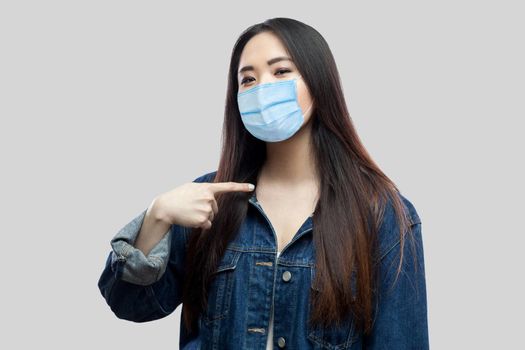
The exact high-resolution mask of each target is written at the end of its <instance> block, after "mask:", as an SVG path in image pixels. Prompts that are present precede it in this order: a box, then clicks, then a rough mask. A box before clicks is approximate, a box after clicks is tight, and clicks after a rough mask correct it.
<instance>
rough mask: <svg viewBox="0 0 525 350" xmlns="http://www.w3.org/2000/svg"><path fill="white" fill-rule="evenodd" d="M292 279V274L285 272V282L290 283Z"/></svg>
mask: <svg viewBox="0 0 525 350" xmlns="http://www.w3.org/2000/svg"><path fill="white" fill-rule="evenodd" d="M290 278H292V273H291V272H290V271H284V272H283V281H285V282H288V281H289V280H290Z"/></svg>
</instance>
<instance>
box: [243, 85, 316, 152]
mask: <svg viewBox="0 0 525 350" xmlns="http://www.w3.org/2000/svg"><path fill="white" fill-rule="evenodd" d="M299 78H301V76H299V77H297V78H294V79H290V80H285V81H278V82H271V83H265V84H260V85H257V86H255V87H253V88H251V89H249V90H246V91H243V92H240V93H238V94H237V104H238V105H239V112H240V113H241V118H242V122H243V124H244V126H245V128H246V129H247V130H248V131H249V132H250V134H252V135H253V136H255V137H256V138H258V139H260V140H263V141H267V142H278V141H283V140H286V139H288V138H290V137H292V136H293V135H294V134H295V133H296V132H297V131H298V130H299V129H300V128H301V126H302V125H303V122H304V115H303V113H302V111H301V107H300V106H299V102H298V100H297V80H299ZM312 105H313V101H312V104H310V107H308V109H307V110H306V112H305V113H304V114H306V113H308V111H309V110H310V108H311V107H312Z"/></svg>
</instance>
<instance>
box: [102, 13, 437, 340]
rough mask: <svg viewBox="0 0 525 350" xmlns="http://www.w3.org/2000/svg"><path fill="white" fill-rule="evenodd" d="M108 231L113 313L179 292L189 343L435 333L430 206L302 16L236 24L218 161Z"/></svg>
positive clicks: (157, 310)
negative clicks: (354, 115) (368, 144)
mask: <svg viewBox="0 0 525 350" xmlns="http://www.w3.org/2000/svg"><path fill="white" fill-rule="evenodd" d="M250 184H253V185H255V190H254V189H253V187H250V186H249V185H250ZM111 245H112V248H113V249H112V251H111V252H110V254H109V256H108V259H107V261H106V266H105V268H104V271H103V272H102V275H101V277H100V279H99V282H98V285H99V288H100V290H101V293H102V295H103V296H104V298H105V299H106V301H107V303H108V304H109V305H110V306H111V309H112V310H113V312H114V313H115V314H116V315H117V316H118V317H120V318H122V319H127V320H132V321H135V322H146V321H151V320H155V319H159V318H162V317H165V316H167V315H169V314H170V313H172V312H173V311H174V310H175V308H176V307H177V306H178V305H180V304H181V303H182V304H183V308H182V321H183V322H182V324H181V327H180V330H181V333H180V348H181V349H265V348H266V349H271V348H273V347H277V348H289V349H365V348H366V349H396V350H401V349H418V350H421V349H428V347H429V344H428V329H427V305H426V286H425V269H424V256H423V244H422V236H421V220H420V218H419V216H418V213H417V211H416V209H415V207H414V206H413V205H412V203H411V202H410V201H409V200H408V199H407V198H406V197H404V196H403V195H401V193H400V191H399V190H398V189H397V187H396V186H395V184H394V183H393V182H392V181H391V180H390V179H389V178H388V177H387V176H386V175H385V174H384V173H383V172H382V171H381V170H380V169H379V167H378V166H377V165H376V164H375V163H374V161H373V160H372V159H371V157H370V155H369V154H368V153H367V152H366V150H365V148H364V146H363V145H362V143H361V141H360V139H359V137H358V135H357V133H356V129H355V127H354V125H353V124H352V120H351V118H350V115H349V113H348V110H347V107H346V104H345V100H344V96H343V92H342V89H341V83H340V80H339V74H338V71H337V68H336V64H335V61H334V58H333V56H332V54H331V52H330V49H329V47H328V44H327V43H326V41H325V40H324V39H323V37H322V36H321V35H320V34H319V33H318V32H317V31H316V30H315V29H313V28H312V27H310V26H308V25H306V24H304V23H301V22H299V21H297V20H293V19H288V18H273V19H269V20H267V21H265V22H263V23H259V24H256V25H254V26H252V27H250V28H248V29H247V30H246V31H244V32H243V33H242V34H241V36H240V37H239V39H238V40H237V42H236V43H235V45H234V48H233V52H232V57H231V62H230V67H229V80H228V87H227V95H226V107H225V119H224V126H223V149H222V154H221V158H220V162H219V166H218V169H217V170H215V171H212V172H209V173H206V174H203V175H201V176H199V177H197V178H196V179H195V180H194V181H192V182H190V183H187V184H184V185H182V186H180V187H177V188H175V189H173V190H171V191H169V192H166V193H163V194H161V195H159V196H158V197H157V198H155V200H154V201H152V203H151V205H150V206H149V207H148V208H147V209H145V210H144V211H143V212H142V213H141V214H140V215H138V216H137V217H136V218H135V219H133V220H132V221H131V222H130V223H128V224H127V225H126V226H125V227H124V228H123V229H122V230H120V231H119V232H118V233H117V235H116V236H115V237H114V238H113V239H112V241H111Z"/></svg>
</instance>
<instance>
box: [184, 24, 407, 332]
mask: <svg viewBox="0 0 525 350" xmlns="http://www.w3.org/2000/svg"><path fill="white" fill-rule="evenodd" d="M266 31H270V32H272V33H274V34H276V35H277V36H278V37H279V38H280V39H281V40H282V42H283V44H284V45H285V47H286V48H287V49H288V52H289V54H290V56H291V58H292V59H293V61H294V63H295V65H296V67H297V69H298V70H299V71H300V74H301V75H302V77H303V78H304V81H305V82H306V84H307V85H308V88H309V91H310V93H311V95H312V98H313V100H314V101H315V103H314V106H313V107H312V108H314V110H313V114H312V117H311V118H312V120H311V122H312V143H313V146H314V147H313V149H314V152H315V157H314V158H315V161H316V171H317V172H318V175H321V174H322V176H319V178H320V179H321V183H320V197H319V201H318V203H317V205H316V208H315V212H314V216H313V223H314V230H313V243H314V248H315V249H314V250H315V271H316V273H315V281H313V283H314V284H315V285H316V286H318V288H319V289H320V290H319V292H317V293H312V294H311V299H310V301H311V305H312V309H311V313H310V320H309V321H310V322H311V324H312V325H314V324H315V325H319V326H330V325H337V324H340V323H341V322H342V321H343V320H344V319H347V318H348V315H351V317H353V318H354V319H355V322H356V327H357V328H358V329H359V330H360V331H361V332H363V333H364V334H368V333H369V332H370V329H371V326H372V320H373V317H372V316H373V304H374V295H375V292H376V290H377V277H378V264H377V260H378V253H379V252H378V239H377V232H378V230H379V227H380V225H381V222H382V219H383V217H384V215H385V211H386V210H388V208H391V210H390V212H392V213H395V217H396V221H397V223H398V227H399V237H400V247H401V256H400V262H399V266H398V269H397V275H399V273H400V271H401V265H402V261H403V247H404V243H405V234H406V233H407V232H411V231H410V229H409V228H410V217H409V215H407V211H406V209H405V207H404V204H403V201H402V199H401V197H400V196H399V190H398V188H397V187H396V185H395V184H394V183H393V181H391V180H390V179H389V178H388V177H387V176H386V175H385V174H384V173H383V172H382V171H381V170H380V169H379V167H378V166H377V165H376V164H375V162H374V161H373V160H372V158H371V157H370V155H369V154H368V152H367V151H366V150H365V147H364V146H363V144H362V142H361V141H360V139H359V137H358V135H357V132H356V129H355V127H354V125H353V122H352V119H351V117H350V114H349V112H348V109H347V106H346V103H345V99H344V95H343V91H342V88H341V82H340V77H339V73H338V70H337V67H336V64H335V60H334V58H333V55H332V53H331V51H330V48H329V46H328V44H327V43H326V41H325V40H324V38H323V37H322V36H321V34H319V33H318V32H317V31H316V30H315V29H314V28H312V27H310V26H309V25H307V24H304V23H302V22H300V21H297V20H294V19H290V18H272V19H268V20H266V21H264V22H262V23H258V24H255V25H253V26H251V27H249V28H247V29H246V30H245V31H244V32H243V33H242V34H241V35H240V36H239V38H238V39H237V41H236V43H235V45H234V47H233V51H232V55H231V60H230V66H229V75H228V86H227V91H226V105H225V112H224V122H223V129H222V152H221V157H220V162H219V166H218V169H217V172H216V175H215V177H214V179H213V182H228V181H234V182H250V183H253V184H255V185H257V176H258V174H259V171H260V170H261V167H262V165H263V163H264V160H265V157H266V146H265V142H264V141H261V140H259V139H257V138H255V137H253V136H252V135H251V134H250V133H249V132H247V130H246V129H245V127H244V125H243V124H242V121H241V116H240V114H239V109H238V105H237V91H238V80H237V71H238V68H239V67H238V66H239V60H240V56H241V53H242V50H243V48H244V46H245V45H246V43H247V42H248V41H249V40H250V39H251V38H252V37H253V36H254V35H256V34H258V33H261V32H266ZM251 194H252V193H251V192H228V193H221V194H220V195H218V196H217V204H218V207H219V213H218V215H217V216H215V218H214V220H213V224H212V227H211V228H210V229H209V230H204V229H201V228H194V229H192V230H191V233H190V238H189V241H188V246H187V249H188V251H187V255H186V266H188V268H187V270H191V271H188V273H186V275H185V278H184V288H183V296H182V302H183V304H184V312H183V322H184V325H185V327H186V330H187V331H188V332H194V331H195V330H196V329H197V321H198V317H199V315H200V314H201V313H202V312H203V311H204V310H206V308H207V295H208V294H207V293H208V287H209V284H210V282H211V277H212V274H213V273H214V272H215V271H216V269H217V265H218V263H219V261H220V259H221V257H222V255H223V254H224V252H225V249H226V246H227V244H228V242H230V241H231V240H233V239H234V238H235V234H236V233H237V232H238V230H239V227H240V225H241V223H242V221H243V220H244V218H245V216H246V213H247V210H248V204H249V203H248V198H249V197H250V196H251ZM412 242H413V240H412ZM414 256H415V254H414ZM190 267H191V268H190ZM397 275H396V280H397ZM351 278H355V280H356V284H355V291H354V290H353V287H352V286H351V283H350V281H351Z"/></svg>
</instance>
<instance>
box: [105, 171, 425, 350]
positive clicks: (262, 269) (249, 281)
mask: <svg viewBox="0 0 525 350" xmlns="http://www.w3.org/2000/svg"><path fill="white" fill-rule="evenodd" d="M215 174H216V171H213V172H210V173H206V174H204V175H202V176H199V177H198V178H196V179H195V180H193V182H212V181H213V178H214V176H215ZM401 198H402V199H403V202H404V204H405V206H406V208H407V210H408V212H409V214H410V218H411V220H412V229H413V232H414V234H415V238H416V243H417V245H416V248H417V249H416V252H417V256H416V257H417V259H416V261H417V264H418V265H419V266H418V269H417V273H416V270H415V266H414V263H413V261H414V260H413V256H412V249H410V248H409V246H408V245H405V250H404V252H405V255H404V260H403V261H404V263H403V271H402V273H401V274H400V275H399V277H398V280H397V282H396V284H395V285H394V287H393V288H391V282H392V280H393V278H394V277H395V273H396V269H397V266H398V262H399V252H400V251H399V248H400V245H399V234H398V227H397V225H396V220H395V219H394V215H393V209H392V208H391V207H390V208H389V207H387V210H386V212H385V217H384V220H383V222H382V225H381V228H380V230H379V242H380V243H379V247H380V255H379V256H380V259H379V260H378V261H379V263H380V264H381V274H380V276H381V277H380V278H381V285H383V286H384V287H383V288H382V289H380V293H379V297H378V298H377V299H376V304H375V305H376V307H375V316H374V326H373V332H372V334H371V335H370V336H367V337H365V336H363V335H362V334H360V333H359V332H357V331H356V328H355V324H354V322H353V320H352V319H351V318H349V319H348V321H347V322H346V323H344V324H343V325H342V326H340V327H338V328H326V329H321V328H318V327H308V326H307V317H308V314H309V310H310V305H309V303H308V298H309V294H310V293H311V292H312V291H314V290H315V289H316V286H314V285H313V284H312V282H313V280H314V276H315V264H314V254H313V240H312V229H313V219H312V217H311V216H310V217H308V218H307V219H306V220H305V222H304V223H303V224H302V226H301V227H300V228H299V230H298V232H297V233H296V234H295V236H294V237H293V239H292V240H291V241H290V242H289V243H288V244H287V245H286V246H285V247H284V248H283V249H282V252H281V255H280V256H279V257H278V258H277V256H276V250H277V249H276V235H275V232H274V230H273V228H272V226H271V223H270V221H269V220H268V217H267V216H266V215H265V213H264V211H263V210H262V207H261V206H260V205H259V203H258V202H257V198H256V196H255V191H254V192H253V194H252V197H251V198H250V199H249V203H250V208H251V209H249V210H248V212H247V215H246V218H245V220H244V221H243V223H242V225H241V227H240V231H239V234H238V235H237V237H236V238H235V239H234V240H233V241H231V242H230V243H229V245H228V246H227V249H226V252H225V254H224V255H223V257H222V259H221V261H220V263H219V266H218V267H217V271H216V273H215V278H214V279H213V282H212V284H211V286H210V290H209V302H208V308H207V310H205V312H203V314H201V316H200V318H199V335H198V336H197V337H196V338H192V339H189V337H188V335H187V334H186V332H185V329H184V326H183V325H182V323H181V325H180V342H179V348H180V349H181V350H188V349H261V350H264V349H266V341H267V337H268V326H269V321H270V315H271V313H272V312H274V321H273V322H274V328H273V340H272V342H273V346H274V348H279V349H280V348H288V349H352V350H355V349H372V350H379V349H395V350H404V349H414V350H416V349H418V350H424V349H428V348H429V341H428V327H427V296H426V285H425V270H424V257H423V242H422V236H421V220H420V219H419V216H418V214H417V212H416V209H415V208H414V206H413V205H412V203H411V202H410V201H409V200H408V199H406V198H405V197H404V196H402V197H401ZM146 210H147V209H145V210H144V211H143V212H142V213H140V214H139V215H138V216H137V217H136V218H134V219H133V220H132V221H131V222H129V223H128V224H127V225H125V226H124V227H123V228H122V229H121V230H120V231H119V232H118V233H117V234H116V235H115V237H113V239H112V240H111V246H112V250H111V252H110V253H109V255H108V257H107V260H106V264H105V267H104V269H103V271H102V274H101V276H100V278H99V281H98V287H99V289H100V292H101V293H102V295H103V297H104V298H105V300H106V302H107V304H108V305H109V306H110V308H111V310H112V311H113V313H114V314H115V315H116V316H117V317H118V318H121V319H125V320H130V321H134V322H148V321H152V320H156V319H160V318H163V317H165V316H167V315H169V314H171V313H172V312H173V311H174V310H175V309H176V307H177V306H178V305H180V304H181V293H182V288H181V286H182V282H183V281H182V280H181V276H182V274H183V271H185V269H186V267H185V266H184V261H185V256H186V251H185V249H186V244H187V242H188V237H189V233H190V231H191V229H190V228H186V227H183V226H179V225H172V226H171V228H170V230H169V231H168V232H166V235H165V236H164V238H163V239H162V240H161V241H160V242H159V243H158V244H157V245H156V246H155V247H154V248H153V249H152V250H151V252H150V253H149V254H148V256H144V254H143V253H142V252H141V251H140V250H138V249H136V248H134V246H133V244H134V242H135V238H136V237H137V235H138V233H139V231H140V228H141V225H142V222H143V219H144V216H145V214H146ZM387 289H388V290H387ZM182 312H183V313H184V307H183V309H182ZM168 339H169V338H168V337H167V338H166V341H168Z"/></svg>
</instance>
